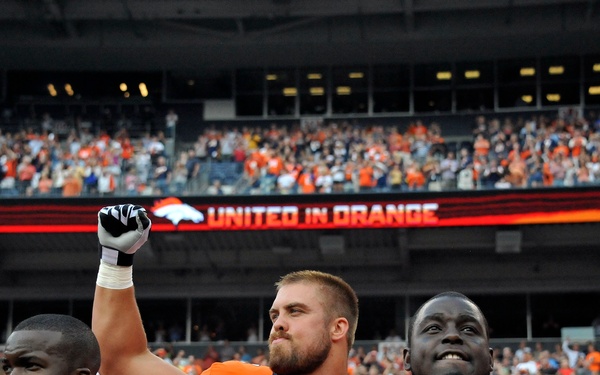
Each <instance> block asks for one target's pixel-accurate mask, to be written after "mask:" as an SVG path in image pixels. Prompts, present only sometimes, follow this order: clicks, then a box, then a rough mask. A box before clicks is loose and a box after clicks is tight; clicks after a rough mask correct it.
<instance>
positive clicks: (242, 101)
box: [235, 94, 263, 116]
mask: <svg viewBox="0 0 600 375" xmlns="http://www.w3.org/2000/svg"><path fill="white" fill-rule="evenodd" d="M235 110H236V115H237V116H262V114H263V96H262V94H258V95H238V96H237V97H236V99H235Z"/></svg>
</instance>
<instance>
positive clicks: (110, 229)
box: [98, 204, 152, 266]
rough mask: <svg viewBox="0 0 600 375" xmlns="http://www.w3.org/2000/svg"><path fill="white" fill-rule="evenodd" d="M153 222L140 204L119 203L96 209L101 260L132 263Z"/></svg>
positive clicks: (126, 264)
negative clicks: (97, 210)
mask: <svg viewBox="0 0 600 375" xmlns="http://www.w3.org/2000/svg"><path fill="white" fill-rule="evenodd" d="M151 227H152V223H151V222H150V219H149V218H148V216H147V215H146V210H145V209H144V208H143V207H142V206H138V205H133V204H121V205H117V206H108V207H104V208H102V209H101V210H100V211H99V212H98V251H99V253H100V259H102V261H104V262H106V263H109V264H113V265H117V266H131V265H133V255H134V254H135V252H136V251H137V250H138V249H139V248H140V247H141V246H142V245H143V244H144V243H145V242H146V240H148V234H150V228H151Z"/></svg>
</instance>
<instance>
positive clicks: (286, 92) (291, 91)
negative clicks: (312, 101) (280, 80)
mask: <svg viewBox="0 0 600 375" xmlns="http://www.w3.org/2000/svg"><path fill="white" fill-rule="evenodd" d="M296 95H298V89H296V88H295V87H284V88H283V96H296Z"/></svg>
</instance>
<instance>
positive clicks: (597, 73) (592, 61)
mask: <svg viewBox="0 0 600 375" xmlns="http://www.w3.org/2000/svg"><path fill="white" fill-rule="evenodd" d="M584 73H585V74H584V77H585V82H586V83H598V82H600V56H586V57H585V59H584Z"/></svg>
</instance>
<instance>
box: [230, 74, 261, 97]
mask: <svg viewBox="0 0 600 375" xmlns="http://www.w3.org/2000/svg"><path fill="white" fill-rule="evenodd" d="M264 82H265V72H264V70H262V69H240V70H238V71H237V72H236V76H235V89H236V91H237V92H238V93H262V91H263V87H264V86H263V85H264Z"/></svg>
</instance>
